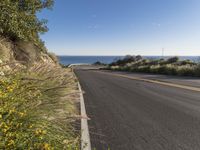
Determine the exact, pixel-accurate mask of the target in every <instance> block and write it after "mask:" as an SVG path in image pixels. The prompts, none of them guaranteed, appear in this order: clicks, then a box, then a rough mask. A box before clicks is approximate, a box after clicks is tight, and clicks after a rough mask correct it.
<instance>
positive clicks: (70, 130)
mask: <svg viewBox="0 0 200 150" xmlns="http://www.w3.org/2000/svg"><path fill="white" fill-rule="evenodd" d="M1 66H3V65H1ZM77 92H78V91H77V86H76V81H75V78H74V75H73V74H72V72H71V71H70V70H67V69H62V68H60V67H54V68H52V67H51V66H48V65H34V66H32V67H31V68H29V69H21V70H18V69H17V70H15V71H13V70H12V71H11V72H9V71H8V72H4V75H3V76H0V149H34V150H37V149H38V150H40V149H43V150H51V149H58V150H59V149H69V150H72V149H78V148H79V133H78V132H76V131H75V129H74V126H72V124H74V123H75V121H76V119H75V118H77V116H78V112H77V109H76V106H75V104H76V103H77V102H76V100H77V99H78V97H77Z"/></svg>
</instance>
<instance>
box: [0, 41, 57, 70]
mask: <svg viewBox="0 0 200 150" xmlns="http://www.w3.org/2000/svg"><path fill="white" fill-rule="evenodd" d="M0 63H1V64H4V65H5V67H4V68H5V69H9V67H16V66H21V67H28V66H32V65H34V64H36V63H42V64H43V63H47V64H49V65H52V66H58V60H57V57H56V56H55V55H54V54H52V53H48V52H46V51H42V50H41V49H40V48H39V47H38V46H36V45H35V44H33V43H32V42H24V41H18V42H13V41H11V40H8V39H6V38H3V37H0Z"/></svg>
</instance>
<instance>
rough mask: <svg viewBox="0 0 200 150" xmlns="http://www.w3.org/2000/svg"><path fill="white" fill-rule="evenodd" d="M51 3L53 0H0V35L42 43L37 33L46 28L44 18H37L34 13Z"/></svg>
mask: <svg viewBox="0 0 200 150" xmlns="http://www.w3.org/2000/svg"><path fill="white" fill-rule="evenodd" d="M52 5H53V0H36V1H30V0H28V1H27V0H1V3H0V35H3V36H6V37H8V38H10V39H11V40H13V41H16V40H23V41H33V42H35V43H37V44H38V46H39V45H40V46H41V45H43V44H42V42H41V40H40V38H39V34H40V33H44V32H46V31H47V30H48V29H47V27H46V25H45V24H46V20H39V19H38V18H37V15H36V14H37V12H39V11H41V10H42V9H44V8H51V7H52Z"/></svg>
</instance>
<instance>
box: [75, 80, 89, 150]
mask: <svg viewBox="0 0 200 150" xmlns="http://www.w3.org/2000/svg"><path fill="white" fill-rule="evenodd" d="M78 88H79V91H80V105H81V116H82V118H81V150H91V143H90V134H89V128H88V122H87V118H88V117H87V114H86V109H85V102H84V98H83V92H82V89H81V86H80V83H78Z"/></svg>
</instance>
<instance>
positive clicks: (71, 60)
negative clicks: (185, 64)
mask: <svg viewBox="0 0 200 150" xmlns="http://www.w3.org/2000/svg"><path fill="white" fill-rule="evenodd" d="M123 57H124V56H117V55H116V56H114V55H113V56H65V55H63V56H61V55H60V56H58V58H59V61H60V63H61V64H63V65H69V64H78V63H86V64H93V63H95V62H97V61H99V62H102V63H105V64H109V63H111V62H113V61H115V60H117V59H120V58H123ZM142 57H144V58H148V59H161V58H164V59H167V58H169V57H174V56H142ZM178 57H179V58H180V60H187V59H189V60H191V61H194V62H200V56H178Z"/></svg>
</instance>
